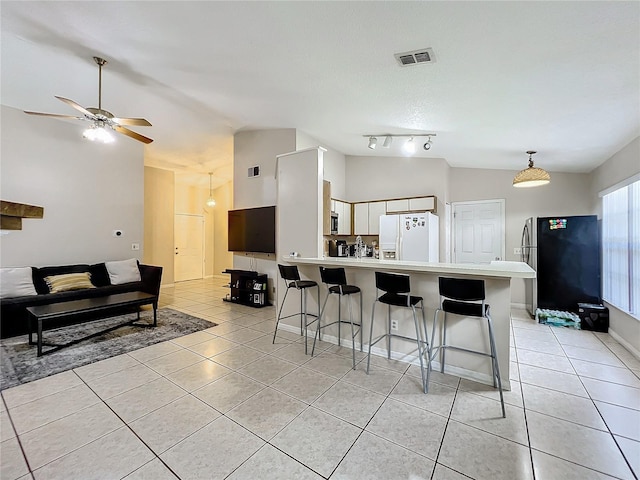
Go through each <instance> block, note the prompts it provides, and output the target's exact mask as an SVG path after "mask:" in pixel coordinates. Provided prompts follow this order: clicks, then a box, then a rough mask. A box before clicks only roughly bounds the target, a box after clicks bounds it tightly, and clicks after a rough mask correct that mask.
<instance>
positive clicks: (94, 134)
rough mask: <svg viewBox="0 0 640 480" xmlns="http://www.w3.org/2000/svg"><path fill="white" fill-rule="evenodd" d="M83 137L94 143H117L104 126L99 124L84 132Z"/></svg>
mask: <svg viewBox="0 0 640 480" xmlns="http://www.w3.org/2000/svg"><path fill="white" fill-rule="evenodd" d="M82 136H83V137H84V138H86V139H87V140H90V141H92V142H101V143H113V142H114V141H115V138H113V135H111V133H110V132H109V131H108V130H107V129H106V128H105V127H104V125H98V124H97V123H94V124H92V125H91V126H90V127H89V128H87V129H86V130H85V131H84V132H82Z"/></svg>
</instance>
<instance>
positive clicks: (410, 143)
mask: <svg viewBox="0 0 640 480" xmlns="http://www.w3.org/2000/svg"><path fill="white" fill-rule="evenodd" d="M435 136H436V134H435V133H416V134H397V135H396V134H393V133H385V134H380V135H363V137H365V138H368V139H369V145H368V147H369V148H370V149H371V150H375V148H376V146H377V145H378V138H379V137H384V142H383V143H382V148H389V147H390V146H391V143H392V142H393V137H404V138H406V139H407V141H406V142H405V143H404V145H403V149H404V150H405V152H406V153H408V154H409V155H411V154H413V153H415V151H416V144H415V141H414V139H415V138H418V137H427V142H426V143H425V144H424V145H423V146H422V148H424V149H425V150H430V149H431V146H432V145H433V143H432V141H431V139H432V137H435Z"/></svg>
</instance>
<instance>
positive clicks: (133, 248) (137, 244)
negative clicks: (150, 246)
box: [131, 243, 140, 250]
mask: <svg viewBox="0 0 640 480" xmlns="http://www.w3.org/2000/svg"><path fill="white" fill-rule="evenodd" d="M131 250H140V244H139V243H132V244H131Z"/></svg>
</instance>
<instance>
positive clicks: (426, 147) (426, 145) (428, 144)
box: [422, 137, 431, 150]
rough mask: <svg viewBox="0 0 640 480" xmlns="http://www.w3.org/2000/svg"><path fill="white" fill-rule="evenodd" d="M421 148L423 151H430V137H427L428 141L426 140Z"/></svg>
mask: <svg viewBox="0 0 640 480" xmlns="http://www.w3.org/2000/svg"><path fill="white" fill-rule="evenodd" d="M422 148H424V149H425V150H431V137H429V140H427V142H426V143H425V144H424V145H423V146H422Z"/></svg>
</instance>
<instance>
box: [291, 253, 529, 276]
mask: <svg viewBox="0 0 640 480" xmlns="http://www.w3.org/2000/svg"><path fill="white" fill-rule="evenodd" d="M282 260H283V261H286V262H289V263H295V264H299V265H335V266H339V267H345V268H368V269H385V270H395V271H405V272H420V273H433V274H449V275H473V276H478V277H506V278H535V276H536V272H535V270H533V269H532V268H531V267H530V266H529V265H527V264H526V263H524V262H506V261H493V262H491V263H489V264H486V263H485V264H472V263H429V262H412V261H403V260H380V259H375V258H370V257H366V258H354V257H321V258H318V257H315V258H314V257H290V256H284V257H282Z"/></svg>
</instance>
